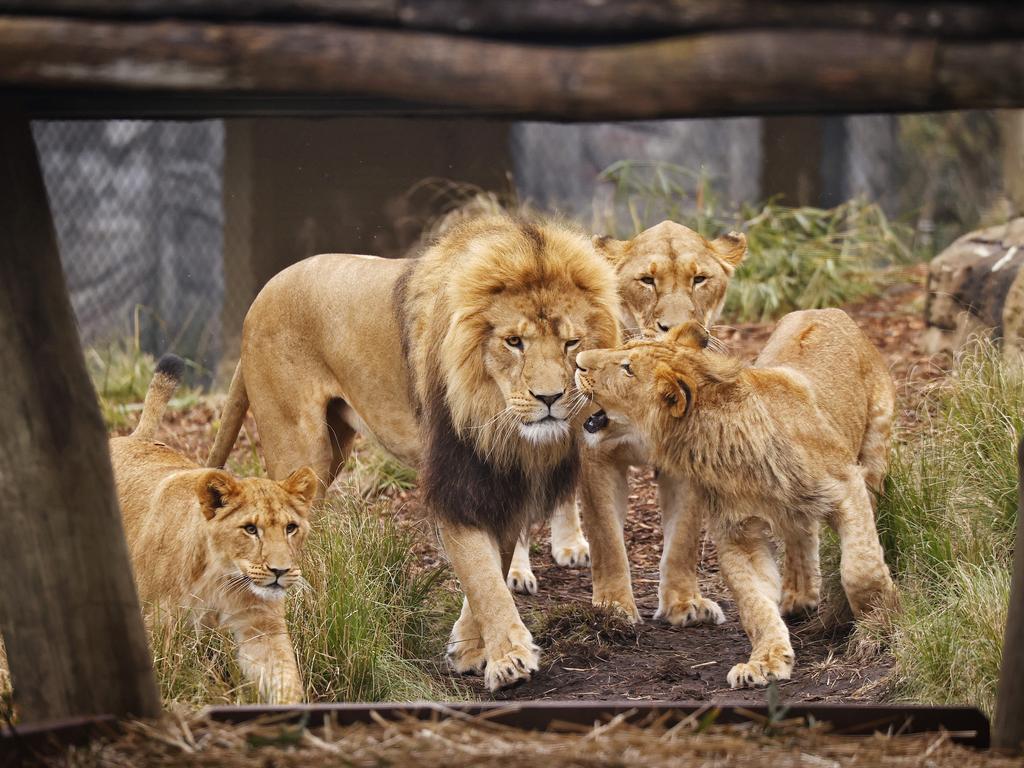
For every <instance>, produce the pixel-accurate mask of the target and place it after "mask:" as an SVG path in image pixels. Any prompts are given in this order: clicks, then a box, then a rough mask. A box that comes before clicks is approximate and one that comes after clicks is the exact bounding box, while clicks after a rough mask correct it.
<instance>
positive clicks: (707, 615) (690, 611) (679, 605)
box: [654, 595, 725, 627]
mask: <svg viewBox="0 0 1024 768" xmlns="http://www.w3.org/2000/svg"><path fill="white" fill-rule="evenodd" d="M654 618H656V619H664V620H665V621H667V622H668V623H669V624H671V625H672V626H674V627H692V626H695V625H697V624H722V623H723V622H724V621H725V613H723V612H722V608H721V607H720V606H719V605H718V603H716V602H715V601H714V600H708V599H707V598H706V597H700V596H699V595H698V596H697V597H691V598H689V599H688V600H675V601H673V602H671V603H669V604H667V605H665V604H662V605H659V606H658V612H657V613H655V614H654Z"/></svg>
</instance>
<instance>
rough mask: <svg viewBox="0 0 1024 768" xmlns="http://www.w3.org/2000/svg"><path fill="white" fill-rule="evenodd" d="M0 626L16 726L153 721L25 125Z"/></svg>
mask: <svg viewBox="0 0 1024 768" xmlns="http://www.w3.org/2000/svg"><path fill="white" fill-rule="evenodd" d="M0 189H3V190H4V192H3V194H0V338H2V339H3V343H2V344H0V402H2V403H3V404H4V406H5V408H4V427H3V429H2V430H0V514H2V515H3V523H4V526H3V527H4V533H3V536H0V562H3V566H4V588H3V589H0V632H2V634H3V639H4V644H5V646H6V648H7V658H8V662H9V664H10V671H11V678H12V681H13V685H14V702H15V705H16V707H17V711H18V714H19V717H20V719H21V721H22V722H32V721H40V720H53V719H58V718H67V717H72V716H75V715H94V714H111V715H127V714H134V715H140V716H147V717H149V716H155V715H157V714H158V713H159V711H160V699H159V694H158V692H157V688H156V683H155V681H154V678H153V668H152V662H151V660H150V655H149V646H148V644H147V641H146V634H145V631H144V629H143V625H142V614H141V612H140V610H139V602H138V599H137V597H136V592H135V583H134V581H133V579H132V571H131V563H130V561H129V559H128V547H127V544H126V543H125V539H124V534H123V533H122V529H121V516H120V513H119V512H118V508H117V497H116V496H115V494H114V483H113V477H112V474H111V469H110V455H109V453H108V449H107V435H106V430H105V429H104V426H103V420H102V419H101V418H100V413H99V407H98V405H97V403H96V396H95V393H94V392H93V389H92V385H91V384H90V382H89V377H88V375H87V373H86V368H85V359H84V357H83V356H82V350H81V348H80V347H79V344H78V332H77V330H76V328H75V321H74V317H73V316H72V314H71V304H70V302H69V301H68V295H67V290H66V288H65V285H64V273H63V270H62V269H61V264H60V259H59V258H58V254H57V242H56V236H55V233H54V229H53V223H52V221H51V220H50V211H49V207H48V205H47V201H46V190H45V189H44V187H43V180H42V174H41V172H40V169H39V163H38V160H37V158H36V151H35V145H34V144H33V141H32V134H31V132H30V131H29V124H28V121H27V120H25V119H12V118H10V117H7V118H4V119H0Z"/></svg>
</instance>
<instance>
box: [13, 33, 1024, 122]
mask: <svg viewBox="0 0 1024 768" xmlns="http://www.w3.org/2000/svg"><path fill="white" fill-rule="evenodd" d="M0 87H11V88H19V89H31V91H32V96H33V98H42V97H43V96H45V94H46V93H47V92H49V91H61V89H64V91H66V92H67V93H72V94H73V93H74V92H75V90H76V89H89V90H92V91H100V92H102V93H103V94H105V96H106V97H111V96H112V95H118V94H119V95H120V96H121V97H122V98H123V99H124V101H123V104H122V110H123V111H122V114H129V113H131V109H132V107H131V105H133V104H134V103H135V102H136V101H138V99H139V95H138V94H141V93H145V92H147V91H148V92H151V93H161V94H169V95H174V94H177V95H179V96H182V95H186V94H187V95H188V96H192V97H195V96H201V95H204V94H205V95H207V96H209V95H219V97H220V101H219V106H220V107H222V108H223V106H224V105H225V104H226V103H230V102H231V101H232V100H234V101H237V100H239V99H244V98H255V97H257V96H260V95H262V96H264V97H266V98H270V97H271V96H273V97H275V98H278V99H282V98H297V97H299V96H301V95H303V94H305V96H306V97H307V98H312V97H314V96H317V97H320V98H322V99H323V98H327V99H330V101H329V103H328V104H326V105H323V104H321V106H320V108H321V109H326V111H331V112H333V113H335V114H338V113H341V112H343V111H345V110H346V109H350V108H351V107H352V104H350V103H349V102H351V101H354V102H355V103H356V106H358V107H359V108H361V109H364V110H365V109H366V105H365V100H371V103H372V100H384V101H385V102H389V103H390V102H396V101H397V102H401V103H406V104H412V105H419V107H420V108H421V109H428V110H429V109H439V108H445V109H451V110H462V111H465V112H472V113H473V114H477V115H484V114H490V115H504V116H517V117H528V116H532V117H541V118H552V119H558V120H612V119H654V118H661V117H683V116H694V115H708V116H711V115H743V114H758V113H766V114H767V113H779V112H837V111H838V112H870V111H880V110H887V109H900V110H922V109H948V108H968V107H970V108H987V107H999V106H1017V105H1019V104H1022V103H1024V40H1021V39H1007V40H987V41H974V40H971V41H960V40H943V39H939V38H934V37H911V36H901V35H895V34H877V33H869V32H861V31H834V30H807V29H784V30H754V31H731V32H720V33H709V34H697V35H690V36H683V37H673V38H663V39H660V40H655V41H637V42H633V43H630V44H620V45H603V44H602V45H592V46H575V47H574V46H563V45H533V44H523V43H517V42H506V41H496V40H485V39H478V38H467V37H460V36H455V35H443V34H436V33H429V32H409V31H405V30H395V29H372V28H368V27H341V26H338V25H335V24H324V23H321V24H300V23H294V24H252V23H231V24H210V23H206V22H189V21H180V20H175V21H171V20H167V21H146V22H136V23H131V24H127V23H118V22H112V21H101V20H95V21H84V20H80V19H78V20H68V19H59V18H32V17H11V16H6V17H0ZM133 91H135V92H137V94H132V92H133ZM67 93H64V95H62V96H60V98H61V99H65V98H67ZM35 108H38V107H35Z"/></svg>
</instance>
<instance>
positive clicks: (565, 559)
mask: <svg viewBox="0 0 1024 768" xmlns="http://www.w3.org/2000/svg"><path fill="white" fill-rule="evenodd" d="M551 557H553V558H554V560H555V562H556V563H557V564H558V565H561V566H563V567H565V568H586V567H587V566H588V565H590V544H589V543H588V542H587V538H586V536H584V535H583V525H582V524H581V523H580V509H579V505H578V504H577V503H576V497H575V495H574V496H573V498H571V499H570V500H569V501H566V502H565V503H563V504H560V505H559V506H558V507H556V508H555V512H554V514H553V515H552V516H551Z"/></svg>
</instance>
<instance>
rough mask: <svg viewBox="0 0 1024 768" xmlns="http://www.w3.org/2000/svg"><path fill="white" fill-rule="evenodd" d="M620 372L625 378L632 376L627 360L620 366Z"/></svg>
mask: <svg viewBox="0 0 1024 768" xmlns="http://www.w3.org/2000/svg"><path fill="white" fill-rule="evenodd" d="M622 372H623V373H625V374H626V375H627V376H632V375H633V369H632V368H630V366H629V361H628V360H627V361H626V362H624V363H623V364H622Z"/></svg>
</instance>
